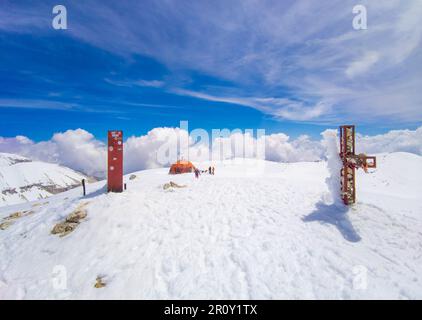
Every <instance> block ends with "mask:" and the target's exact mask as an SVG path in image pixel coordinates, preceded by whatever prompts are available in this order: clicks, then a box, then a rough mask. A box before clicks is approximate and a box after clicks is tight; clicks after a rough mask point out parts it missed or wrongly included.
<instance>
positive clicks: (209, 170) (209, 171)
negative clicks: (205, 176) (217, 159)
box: [208, 166, 212, 174]
mask: <svg viewBox="0 0 422 320" xmlns="http://www.w3.org/2000/svg"><path fill="white" fill-rule="evenodd" d="M211 169H212V168H211V166H210V167H209V168H208V173H209V174H212V172H211Z"/></svg>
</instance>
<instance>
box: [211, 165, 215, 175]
mask: <svg viewBox="0 0 422 320" xmlns="http://www.w3.org/2000/svg"><path fill="white" fill-rule="evenodd" d="M211 169H212V175H214V170H215V168H214V167H212V168H211Z"/></svg>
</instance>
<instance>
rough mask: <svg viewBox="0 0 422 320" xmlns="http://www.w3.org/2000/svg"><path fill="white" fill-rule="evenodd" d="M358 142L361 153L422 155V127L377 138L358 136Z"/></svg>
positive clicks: (357, 147) (358, 149)
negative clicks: (408, 153)
mask: <svg viewBox="0 0 422 320" xmlns="http://www.w3.org/2000/svg"><path fill="white" fill-rule="evenodd" d="M356 141H357V142H356V143H357V146H356V151H357V152H359V153H360V152H363V153H381V152H410V153H415V154H418V155H422V126H421V127H419V128H417V129H416V130H392V131H390V132H387V133H385V134H379V135H375V136H363V135H360V134H358V135H357V137H356Z"/></svg>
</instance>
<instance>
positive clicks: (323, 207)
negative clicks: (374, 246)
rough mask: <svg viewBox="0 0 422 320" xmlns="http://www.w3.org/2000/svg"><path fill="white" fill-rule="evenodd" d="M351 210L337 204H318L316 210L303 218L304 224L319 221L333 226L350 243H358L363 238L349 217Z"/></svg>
mask: <svg viewBox="0 0 422 320" xmlns="http://www.w3.org/2000/svg"><path fill="white" fill-rule="evenodd" d="M348 211H349V208H348V207H346V206H343V205H342V206H338V205H335V204H331V205H327V204H325V203H323V202H318V203H317V204H316V209H315V210H314V211H313V212H311V213H310V214H309V215H307V216H306V217H304V218H302V220H303V221H304V222H312V221H319V222H321V223H322V224H326V223H328V224H332V225H333V226H335V227H336V228H337V229H338V231H339V232H340V233H341V235H342V236H343V238H344V239H346V240H347V241H350V242H358V241H360V240H361V237H360V236H359V234H358V233H357V232H356V230H355V228H354V227H353V225H352V223H351V222H350V220H349V217H348V216H347V212H348Z"/></svg>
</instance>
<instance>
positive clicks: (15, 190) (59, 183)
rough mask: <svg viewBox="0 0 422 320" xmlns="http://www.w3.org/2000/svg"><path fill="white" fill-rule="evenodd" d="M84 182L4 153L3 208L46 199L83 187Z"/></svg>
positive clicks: (0, 166)
mask: <svg viewBox="0 0 422 320" xmlns="http://www.w3.org/2000/svg"><path fill="white" fill-rule="evenodd" d="M84 178H85V179H86V178H87V177H86V176H85V175H83V174H81V173H79V172H76V171H74V170H72V169H69V168H66V167H62V166H59V165H57V164H52V163H45V162H40V161H32V160H30V159H28V158H25V157H22V156H18V155H14V154H9V153H0V206H6V205H12V204H18V203H22V202H26V201H34V200H38V199H43V198H46V197H49V196H51V195H53V194H57V193H59V192H63V191H67V190H69V189H72V188H74V187H76V186H79V185H80V184H81V180H82V179H84Z"/></svg>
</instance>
